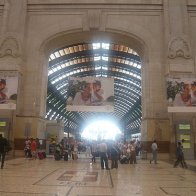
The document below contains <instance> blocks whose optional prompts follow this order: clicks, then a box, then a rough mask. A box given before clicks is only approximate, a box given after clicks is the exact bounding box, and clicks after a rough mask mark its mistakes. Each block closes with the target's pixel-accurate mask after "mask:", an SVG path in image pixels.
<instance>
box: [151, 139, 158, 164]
mask: <svg viewBox="0 0 196 196" xmlns="http://www.w3.org/2000/svg"><path fill="white" fill-rule="evenodd" d="M151 149H152V159H151V160H150V163H151V162H152V161H154V163H155V164H157V150H158V146H157V142H156V140H154V141H153V143H152V145H151Z"/></svg>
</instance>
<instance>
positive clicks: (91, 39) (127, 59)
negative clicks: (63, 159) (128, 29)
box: [44, 32, 145, 135]
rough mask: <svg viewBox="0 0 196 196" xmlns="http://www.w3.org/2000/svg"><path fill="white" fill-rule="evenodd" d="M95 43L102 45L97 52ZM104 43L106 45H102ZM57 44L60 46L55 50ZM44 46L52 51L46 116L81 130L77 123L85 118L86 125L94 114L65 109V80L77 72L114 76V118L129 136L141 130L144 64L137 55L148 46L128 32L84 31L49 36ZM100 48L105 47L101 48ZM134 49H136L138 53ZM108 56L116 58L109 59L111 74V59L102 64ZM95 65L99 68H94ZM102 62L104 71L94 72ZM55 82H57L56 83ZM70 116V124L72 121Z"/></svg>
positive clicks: (80, 74)
mask: <svg viewBox="0 0 196 196" xmlns="http://www.w3.org/2000/svg"><path fill="white" fill-rule="evenodd" d="M95 44H98V45H99V46H97V47H98V48H96V49H99V50H97V52H96V53H95V52H92V50H93V47H94V46H95ZM104 44H105V48H104V47H102V45H104ZM62 46H63V47H62ZM100 46H101V47H100ZM54 47H55V48H56V47H57V48H56V49H54ZM107 47H108V48H107ZM44 48H45V51H46V52H47V54H49V52H52V53H51V54H50V57H49V74H48V75H49V85H48V102H47V114H46V118H48V119H61V120H63V121H64V122H65V126H66V129H68V127H70V126H71V129H72V131H73V130H74V129H78V125H77V124H78V122H81V121H83V123H84V124H85V122H84V121H87V120H88V119H89V118H90V116H91V117H92V113H91V114H90V115H86V114H84V113H70V112H67V111H66V109H65V108H66V103H65V102H66V93H65V89H64V93H62V86H63V85H64V86H65V83H67V79H68V77H67V76H70V75H72V76H73V75H75V76H78V77H84V76H89V75H91V76H92V75H94V76H97V77H99V76H101V77H115V78H116V82H115V85H116V89H118V90H117V91H116V95H118V96H117V99H116V104H117V105H118V109H117V111H118V112H117V113H118V114H116V115H113V117H114V116H115V119H114V120H116V121H117V120H118V121H119V122H121V123H120V124H121V129H123V130H124V131H125V134H128V135H130V133H134V132H139V131H140V129H141V120H142V119H141V116H142V109H141V108H142V107H141V85H142V84H141V77H142V76H141V67H142V66H141V64H142V63H141V58H140V56H139V55H138V54H141V55H142V57H144V48H145V46H144V44H142V42H141V41H138V40H137V39H135V38H133V37H129V36H127V35H125V34H124V35H122V34H117V33H104V32H85V33H84V32H82V33H72V34H67V35H61V36H58V37H55V38H53V39H50V41H47V44H45V47H44ZM100 48H101V49H102V50H100ZM133 48H134V49H135V50H137V51H138V53H137V52H136V51H135V50H134V49H133ZM94 49H95V48H94ZM103 50H104V51H103ZM94 51H95V50H94ZM106 51H107V52H106ZM108 51H109V52H108ZM109 53H110V55H109ZM100 54H102V55H103V57H104V58H105V59H102V57H101V59H100ZM93 55H94V56H93ZM108 55H109V57H110V59H112V58H113V60H110V63H112V64H110V66H109V67H110V68H109V71H110V73H109V72H108V62H107V63H105V64H107V65H104V66H105V67H104V66H103V61H105V62H106V61H108ZM111 57H112V58H111ZM87 58H88V59H87ZM84 59H85V60H84ZM106 59H107V60H106ZM74 60H75V62H74ZM102 60H103V61H102ZM70 62H71V66H70ZM66 64H67V66H66ZM90 64H91V65H90ZM92 64H93V66H95V67H96V68H95V67H94V68H92ZM100 64H101V72H102V73H100V70H98V71H95V70H96V69H98V66H99V65H100ZM66 67H69V68H66ZM63 70H64V71H63ZM81 70H82V71H81ZM87 70H88V71H87ZM106 70H107V71H106ZM63 72H64V73H63ZM74 72H75V73H74ZM84 72H86V73H84ZM93 72H94V73H93ZM98 72H99V73H98ZM106 72H107V73H106ZM115 72H116V73H115ZM108 73H109V74H108ZM114 73H115V74H114ZM63 74H64V76H63ZM65 75H66V77H65ZM55 81H58V82H57V83H56V82H55ZM54 83H56V84H54ZM63 83H64V84H63ZM58 89H61V90H60V91H61V92H60V91H59V93H57V92H58ZM62 94H64V95H62ZM63 96H64V98H63ZM60 97H61V98H60ZM60 100H61V101H60ZM130 100H131V101H130ZM55 102H56V103H55ZM63 102H64V103H63ZM54 106H55V107H54ZM58 108H59V109H58ZM120 110H121V111H120ZM123 111H124V112H123ZM63 113H64V114H63ZM63 115H64V116H63ZM95 116H96V117H95ZM95 116H94V117H95V118H97V115H95ZM98 116H99V118H101V117H100V116H102V118H106V117H107V118H109V117H108V115H105V114H102V115H100V114H99V115H98ZM70 118H71V125H70V121H69V120H70ZM68 119H69V120H68ZM90 119H91V118H90ZM76 122H77V123H76Z"/></svg>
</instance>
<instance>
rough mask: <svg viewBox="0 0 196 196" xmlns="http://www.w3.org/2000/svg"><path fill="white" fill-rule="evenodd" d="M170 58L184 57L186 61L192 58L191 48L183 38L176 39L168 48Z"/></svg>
mask: <svg viewBox="0 0 196 196" xmlns="http://www.w3.org/2000/svg"><path fill="white" fill-rule="evenodd" d="M168 57H169V58H171V59H174V58H177V57H183V58H185V59H190V58H191V52H190V46H189V44H188V42H187V41H186V40H184V39H183V38H180V37H178V38H174V39H173V40H172V41H171V42H170V43H169V47H168Z"/></svg>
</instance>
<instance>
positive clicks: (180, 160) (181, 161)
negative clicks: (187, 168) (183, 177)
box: [174, 142, 184, 168]
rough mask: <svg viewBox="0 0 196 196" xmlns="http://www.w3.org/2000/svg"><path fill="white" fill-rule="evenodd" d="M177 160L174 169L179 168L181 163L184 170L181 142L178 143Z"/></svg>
mask: <svg viewBox="0 0 196 196" xmlns="http://www.w3.org/2000/svg"><path fill="white" fill-rule="evenodd" d="M176 158H177V160H176V161H175V163H174V167H177V166H178V165H179V163H180V164H181V166H182V168H184V164H183V151H182V144H181V142H178V146H177V148H176Z"/></svg>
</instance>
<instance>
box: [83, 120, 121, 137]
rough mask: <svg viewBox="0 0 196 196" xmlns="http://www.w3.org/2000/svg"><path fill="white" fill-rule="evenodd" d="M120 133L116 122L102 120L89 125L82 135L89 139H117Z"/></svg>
mask: <svg viewBox="0 0 196 196" xmlns="http://www.w3.org/2000/svg"><path fill="white" fill-rule="evenodd" d="M120 134H121V131H120V129H119V128H118V127H117V126H116V125H115V124H114V123H112V122H110V121H103V120H100V121H96V122H93V123H91V124H89V125H87V127H86V128H85V129H84V130H83V132H82V137H83V138H84V139H88V140H102V139H106V140H115V139H117V137H118V136H120Z"/></svg>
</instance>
